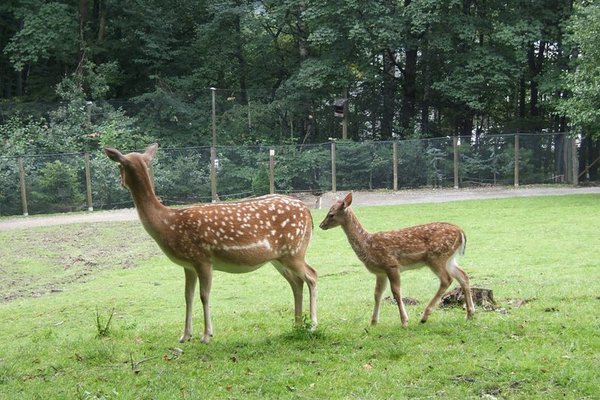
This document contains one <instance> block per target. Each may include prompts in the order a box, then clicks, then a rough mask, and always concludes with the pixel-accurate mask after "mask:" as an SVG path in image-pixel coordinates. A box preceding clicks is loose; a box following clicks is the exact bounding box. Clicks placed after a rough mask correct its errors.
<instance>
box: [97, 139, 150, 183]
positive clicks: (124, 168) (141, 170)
mask: <svg viewBox="0 0 600 400" xmlns="http://www.w3.org/2000/svg"><path fill="white" fill-rule="evenodd" d="M157 149H158V144H156V143H155V144H152V145H150V146H148V148H147V149H146V151H145V152H144V153H129V154H122V153H121V152H120V151H119V150H117V149H113V148H111V147H105V148H104V152H105V153H106V155H107V156H108V158H110V159H111V160H113V161H115V162H116V163H118V164H119V170H120V171H121V185H123V187H126V188H127V189H129V190H131V189H132V188H133V187H136V186H137V185H138V184H139V183H140V182H141V181H142V180H143V179H145V178H144V176H145V175H147V174H148V173H149V172H148V171H149V168H150V163H151V162H152V158H154V156H155V155H156V150H157Z"/></svg>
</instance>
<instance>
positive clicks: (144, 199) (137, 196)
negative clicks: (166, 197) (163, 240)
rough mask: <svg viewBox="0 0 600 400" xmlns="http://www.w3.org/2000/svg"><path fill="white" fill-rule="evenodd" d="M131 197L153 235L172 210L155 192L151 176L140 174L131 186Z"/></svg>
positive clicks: (143, 222) (143, 221)
mask: <svg viewBox="0 0 600 400" xmlns="http://www.w3.org/2000/svg"><path fill="white" fill-rule="evenodd" d="M130 192H131V197H132V198H133V203H134V204H135V208H136V210H137V212H138V215H139V217H140V220H141V221H142V224H143V225H144V228H146V230H147V231H148V233H150V234H151V235H152V236H154V234H155V233H156V232H157V231H158V230H159V229H160V226H161V224H162V223H163V221H165V217H166V216H167V215H168V214H169V212H170V210H169V208H168V207H165V206H164V205H163V204H162V203H161V202H160V200H158V197H156V195H155V194H154V185H153V184H152V180H151V179H150V176H149V175H148V174H147V173H146V174H140V176H139V177H138V179H136V180H135V181H134V183H133V184H132V185H131V187H130Z"/></svg>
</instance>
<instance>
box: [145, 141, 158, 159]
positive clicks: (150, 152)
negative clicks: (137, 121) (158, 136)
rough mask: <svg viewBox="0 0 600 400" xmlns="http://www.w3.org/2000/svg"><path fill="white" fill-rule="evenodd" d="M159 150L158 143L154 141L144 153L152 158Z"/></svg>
mask: <svg viewBox="0 0 600 400" xmlns="http://www.w3.org/2000/svg"><path fill="white" fill-rule="evenodd" d="M157 150H158V143H153V144H151V145H150V146H148V148H147V149H146V151H145V152H144V154H145V155H146V156H147V157H149V158H150V159H152V158H154V156H155V155H156V151H157Z"/></svg>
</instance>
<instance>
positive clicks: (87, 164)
mask: <svg viewBox="0 0 600 400" xmlns="http://www.w3.org/2000/svg"><path fill="white" fill-rule="evenodd" d="M83 159H84V160H85V192H86V197H87V207H88V211H94V204H93V203H92V174H91V163H90V153H85V154H84V155H83Z"/></svg>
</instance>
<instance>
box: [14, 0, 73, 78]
mask: <svg viewBox="0 0 600 400" xmlns="http://www.w3.org/2000/svg"><path fill="white" fill-rule="evenodd" d="M20 11H22V13H23V15H20V17H21V18H23V28H22V29H21V30H19V31H18V32H17V33H16V34H15V35H14V36H13V37H12V38H11V39H10V41H9V43H8V44H7V45H6V47H5V48H4V53H5V54H7V55H8V56H9V59H10V62H11V63H12V65H13V67H14V68H15V70H17V71H21V70H23V68H24V67H25V65H27V64H31V63H37V62H40V61H46V60H48V59H49V58H51V57H54V58H55V59H56V60H57V61H59V62H66V61H70V59H73V58H74V57H75V54H76V52H77V51H78V50H79V48H78V46H77V43H78V38H77V31H78V29H77V16H76V14H75V12H74V10H73V9H72V8H71V7H70V6H69V5H67V4H61V3H58V2H49V3H46V4H41V5H39V8H38V9H36V10H25V9H24V8H22V9H20Z"/></svg>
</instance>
